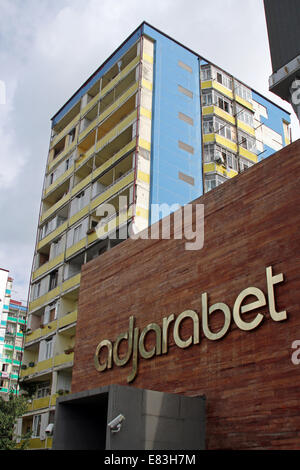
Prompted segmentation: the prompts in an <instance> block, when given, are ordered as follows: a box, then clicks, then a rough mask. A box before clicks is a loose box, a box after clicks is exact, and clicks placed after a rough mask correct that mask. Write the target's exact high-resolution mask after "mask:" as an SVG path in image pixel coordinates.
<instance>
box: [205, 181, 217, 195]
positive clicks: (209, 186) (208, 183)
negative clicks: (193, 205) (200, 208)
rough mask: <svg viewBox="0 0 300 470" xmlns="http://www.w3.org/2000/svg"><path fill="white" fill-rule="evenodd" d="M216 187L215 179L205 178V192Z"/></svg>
mask: <svg viewBox="0 0 300 470" xmlns="http://www.w3.org/2000/svg"><path fill="white" fill-rule="evenodd" d="M215 187H216V181H215V180H207V181H205V192H206V193H207V192H208V191H211V190H212V189H214V188H215Z"/></svg>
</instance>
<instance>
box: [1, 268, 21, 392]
mask: <svg viewBox="0 0 300 470" xmlns="http://www.w3.org/2000/svg"><path fill="white" fill-rule="evenodd" d="M12 284H13V279H12V278H11V277H10V276H9V271H7V270H6V269H3V268H0V322H1V324H0V396H1V397H2V398H4V399H8V396H9V394H10V393H13V394H15V395H17V394H18V393H19V385H18V380H19V375H20V370H21V362H22V355H23V340H24V331H25V330H26V316H27V307H26V305H24V303H22V302H19V301H16V300H12V298H11V292H12Z"/></svg>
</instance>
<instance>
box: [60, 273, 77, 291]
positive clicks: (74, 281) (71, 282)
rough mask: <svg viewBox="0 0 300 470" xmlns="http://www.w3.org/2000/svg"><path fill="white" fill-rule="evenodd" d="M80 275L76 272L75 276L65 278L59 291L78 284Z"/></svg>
mask: <svg viewBox="0 0 300 470" xmlns="http://www.w3.org/2000/svg"><path fill="white" fill-rule="evenodd" d="M80 277H81V273H79V274H76V276H73V277H71V278H70V279H67V280H66V281H65V282H64V283H63V284H62V286H61V291H62V292H65V291H67V290H70V289H73V288H75V287H77V286H79V284H80Z"/></svg>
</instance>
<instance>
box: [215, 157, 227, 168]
mask: <svg viewBox="0 0 300 470" xmlns="http://www.w3.org/2000/svg"><path fill="white" fill-rule="evenodd" d="M215 162H216V163H217V164H218V165H223V166H225V165H226V163H225V158H224V157H222V155H219V156H218V157H215Z"/></svg>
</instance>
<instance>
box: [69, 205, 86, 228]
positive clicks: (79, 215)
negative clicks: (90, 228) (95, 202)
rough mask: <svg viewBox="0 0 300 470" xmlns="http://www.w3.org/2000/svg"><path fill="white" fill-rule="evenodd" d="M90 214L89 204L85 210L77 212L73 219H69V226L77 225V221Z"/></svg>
mask: <svg viewBox="0 0 300 470" xmlns="http://www.w3.org/2000/svg"><path fill="white" fill-rule="evenodd" d="M88 212H89V205H88V204H87V205H86V206H85V207H84V208H83V209H81V210H80V211H78V212H76V214H74V215H72V217H71V218H70V219H69V226H70V227H71V225H73V224H75V222H77V220H80V219H81V218H82V217H84V216H85V215H86V214H88Z"/></svg>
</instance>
